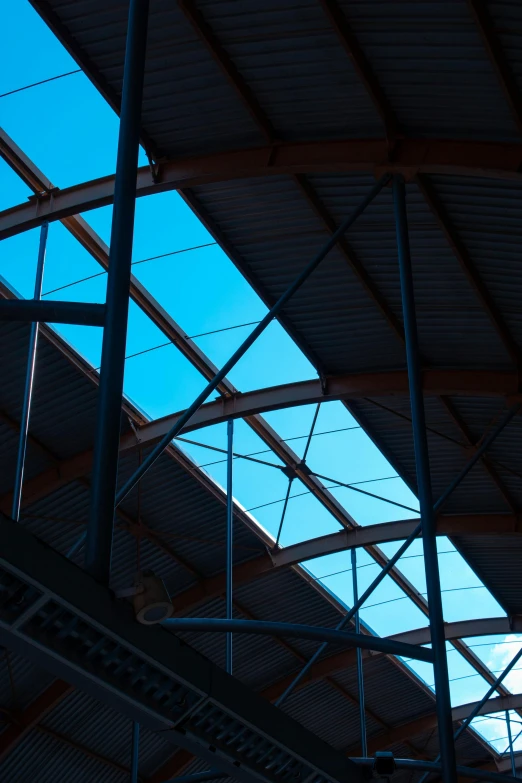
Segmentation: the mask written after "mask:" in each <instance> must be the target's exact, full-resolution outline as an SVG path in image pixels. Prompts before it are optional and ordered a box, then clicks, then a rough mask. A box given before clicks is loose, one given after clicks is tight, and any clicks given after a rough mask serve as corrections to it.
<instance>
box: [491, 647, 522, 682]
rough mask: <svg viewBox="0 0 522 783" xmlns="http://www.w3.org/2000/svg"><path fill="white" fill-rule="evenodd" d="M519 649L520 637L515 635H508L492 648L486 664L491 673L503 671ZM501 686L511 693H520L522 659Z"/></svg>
mask: <svg viewBox="0 0 522 783" xmlns="http://www.w3.org/2000/svg"><path fill="white" fill-rule="evenodd" d="M521 647H522V636H520V634H515V633H512V634H508V635H507V636H505V637H504V639H503V640H502V643H498V644H495V645H494V646H493V647H492V649H491V652H490V655H489V658H488V662H487V663H488V666H489V668H490V669H491V670H493V671H498V670H499V669H500V670H501V669H505V667H506V666H507V665H508V664H509V663H510V662H511V661H512V659H513V657H514V656H515V655H516V653H517V652H518V651H519V650H520V648H521ZM502 684H503V685H504V686H505V687H506V688H507V689H508V690H510V691H511V692H512V693H522V658H521V659H520V660H519V661H517V663H516V664H515V667H514V669H513V670H512V671H510V672H509V674H508V675H507V676H506V678H505V679H504V680H503V683H502Z"/></svg>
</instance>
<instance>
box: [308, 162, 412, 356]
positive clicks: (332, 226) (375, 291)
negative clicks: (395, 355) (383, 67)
mask: <svg viewBox="0 0 522 783" xmlns="http://www.w3.org/2000/svg"><path fill="white" fill-rule="evenodd" d="M293 179H294V182H295V183H296V184H297V186H298V187H299V189H300V191H301V193H302V194H303V195H304V197H305V198H306V200H307V201H308V203H309V204H310V206H311V208H312V209H313V211H314V212H315V214H316V215H317V217H318V218H319V220H320V221H321V222H322V224H323V226H324V227H325V228H326V230H327V231H328V233H329V234H333V233H335V231H336V230H337V228H338V227H337V225H336V223H335V221H334V219H333V218H332V216H331V215H330V213H329V212H328V210H327V208H326V207H325V205H324V204H323V202H322V201H321V199H320V198H319V196H318V195H317V193H316V191H315V189H314V188H313V187H312V185H311V184H310V182H308V180H307V179H306V177H305V176H304V175H303V174H294V176H293ZM337 246H338V247H339V249H340V250H341V253H342V254H343V256H344V258H345V259H346V261H347V262H348V266H349V267H350V269H351V270H352V272H353V273H354V274H355V276H356V277H357V278H358V280H359V281H360V283H361V284H362V286H363V288H364V290H365V291H366V293H367V294H368V296H369V297H370V299H372V301H373V302H374V303H375V305H376V306H377V308H378V309H379V311H380V313H381V315H382V316H383V317H384V319H385V321H386V322H387V323H388V325H389V326H390V328H391V330H392V332H393V333H394V335H395V336H396V337H397V339H398V340H399V341H400V342H401V344H403V345H404V329H403V328H402V326H401V324H400V322H399V320H398V318H397V317H396V316H395V315H394V313H393V311H392V309H391V307H390V306H389V305H388V303H387V302H386V300H385V298H384V296H383V295H382V293H381V292H380V291H379V288H378V287H377V285H376V284H375V282H374V281H373V280H372V278H371V276H370V275H369V274H368V272H367V271H366V269H365V267H364V265H363V264H362V263H361V261H360V260H359V259H358V258H357V255H356V254H355V252H354V250H353V249H352V248H351V247H350V245H349V243H348V240H347V239H346V237H343V238H342V239H340V240H339V242H338V243H337Z"/></svg>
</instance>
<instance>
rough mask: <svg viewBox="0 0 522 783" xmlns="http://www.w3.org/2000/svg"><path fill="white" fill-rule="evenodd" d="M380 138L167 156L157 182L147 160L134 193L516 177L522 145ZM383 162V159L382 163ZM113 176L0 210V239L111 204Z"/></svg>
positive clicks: (519, 173)
mask: <svg viewBox="0 0 522 783" xmlns="http://www.w3.org/2000/svg"><path fill="white" fill-rule="evenodd" d="M388 153H389V147H388V142H387V140H386V139H347V140H344V141H331V140H326V139H325V140H322V141H314V142H286V143H281V144H278V145H276V146H275V147H272V146H265V147H258V148H256V149H239V150H236V151H232V152H219V153H215V154H213V155H207V156H203V157H197V158H184V159H181V160H170V161H166V162H165V163H162V164H161V173H160V176H159V178H156V179H157V180H158V181H156V182H155V181H154V180H153V177H152V173H151V170H150V168H149V167H148V166H144V167H141V168H140V169H138V174H137V182H136V195H137V196H147V195H150V194H152V193H163V192H164V191H167V190H176V189H180V188H190V187H195V186H198V185H205V184H207V183H213V182H225V181H230V180H233V179H245V178H251V177H263V176H271V175H275V176H277V175H281V174H306V173H308V172H320V173H322V174H324V173H329V172H332V173H333V172H336V173H342V172H348V171H370V172H373V171H375V170H376V169H378V170H379V171H380V170H383V169H385V170H386V171H390V172H401V173H403V174H404V175H405V176H407V177H408V178H411V177H412V176H415V175H416V174H419V173H425V174H459V175H462V176H480V177H492V178H494V179H513V180H522V171H521V170H520V166H521V163H522V144H509V143H496V142H482V141H472V140H469V141H467V140H450V139H448V140H441V139H437V140H435V139H401V140H400V141H399V142H398V143H397V144H396V145H395V148H394V156H393V157H394V159H393V162H391V163H390V162H387V159H388ZM383 162H384V163H383ZM113 198H114V176H107V177H102V178H100V179H97V180H92V181H90V182H84V183H82V184H79V185H74V186H72V187H70V188H65V189H64V190H59V189H57V190H55V191H54V192H53V194H52V198H51V196H50V194H45V195H44V197H43V198H39V197H36V196H35V197H34V198H31V199H30V200H29V202H26V203H24V204H20V205H18V206H15V207H12V208H10V209H7V210H4V211H3V212H0V238H1V239H3V238H5V237H8V236H13V235H14V234H19V233H20V232H22V231H26V230H27V229H29V228H34V227H35V226H39V225H41V223H42V222H43V221H44V220H50V221H53V220H62V219H63V218H65V217H69V216H70V215H77V214H79V213H83V212H87V211H89V210H91V209H97V208H98V207H103V206H106V205H107V204H111V203H112V200H113Z"/></svg>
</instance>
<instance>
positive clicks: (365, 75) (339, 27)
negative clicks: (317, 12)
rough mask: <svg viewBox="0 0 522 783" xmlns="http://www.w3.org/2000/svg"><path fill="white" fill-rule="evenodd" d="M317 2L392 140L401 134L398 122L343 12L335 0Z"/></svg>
mask: <svg viewBox="0 0 522 783" xmlns="http://www.w3.org/2000/svg"><path fill="white" fill-rule="evenodd" d="M319 3H320V5H321V6H322V8H323V10H324V12H325V14H326V16H327V17H328V19H329V21H330V24H331V26H332V28H333V29H334V31H335V33H336V35H337V38H338V39H339V42H340V44H341V46H342V47H343V49H344V50H345V52H346V54H347V55H348V57H349V58H350V60H351V62H352V65H353V67H354V69H355V71H356V73H357V75H358V77H359V79H360V81H361V82H362V84H363V85H364V87H365V88H366V92H367V93H368V95H369V96H370V98H371V100H372V102H373V104H374V106H375V108H376V109H377V112H378V113H379V116H380V118H381V120H382V121H383V123H384V127H385V129H386V135H387V137H388V139H389V140H390V141H392V142H393V141H394V140H395V139H396V138H397V136H399V135H400V134H401V130H400V126H399V122H398V120H397V117H396V116H395V112H394V111H393V109H392V107H391V105H390V102H389V101H388V98H387V97H386V95H385V94H384V91H383V89H382V87H381V85H380V84H379V80H378V79H377V77H376V76H375V73H374V72H373V69H372V67H371V65H370V63H369V61H368V58H367V57H366V55H365V54H364V52H363V50H362V48H361V46H360V44H359V42H358V40H357V38H356V36H355V35H354V33H353V31H352V29H351V27H350V24H349V22H348V20H347V18H346V16H345V14H344V13H343V11H342V10H341V8H340V7H339V5H338V3H337V2H336V0H319Z"/></svg>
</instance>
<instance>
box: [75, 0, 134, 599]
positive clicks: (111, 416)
mask: <svg viewBox="0 0 522 783" xmlns="http://www.w3.org/2000/svg"><path fill="white" fill-rule="evenodd" d="M148 11H149V2H148V0H130V3H129V18H128V25H127V43H126V49H125V67H124V72H123V93H122V102H121V118H120V132H119V138H118V159H117V163H116V180H115V187H114V209H113V213H112V229H111V244H110V253H109V271H108V277H107V300H106V303H107V314H106V316H107V317H106V323H105V329H104V333H103V348H102V361H101V373H100V388H99V392H98V395H99V396H98V419H97V428H96V439H95V447H94V459H93V465H94V469H93V480H92V494H91V510H90V517H89V525H88V529H87V540H86V547H85V548H86V552H85V567H86V569H87V570H88V571H89V572H90V573H91V574H92V576H94V577H95V579H98V580H99V581H100V582H102V583H105V584H108V582H109V577H110V569H111V551H112V534H113V523H114V508H115V497H116V480H117V476H118V449H119V441H120V419H121V397H122V392H123V374H124V369H125V343H126V339H127V317H128V311H129V289H130V275H131V258H132V239H133V234H134V209H135V201H136V176H137V168H138V151H139V134H140V121H141V101H142V93H143V74H144V68H145V51H146V46H147V24H148Z"/></svg>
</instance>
